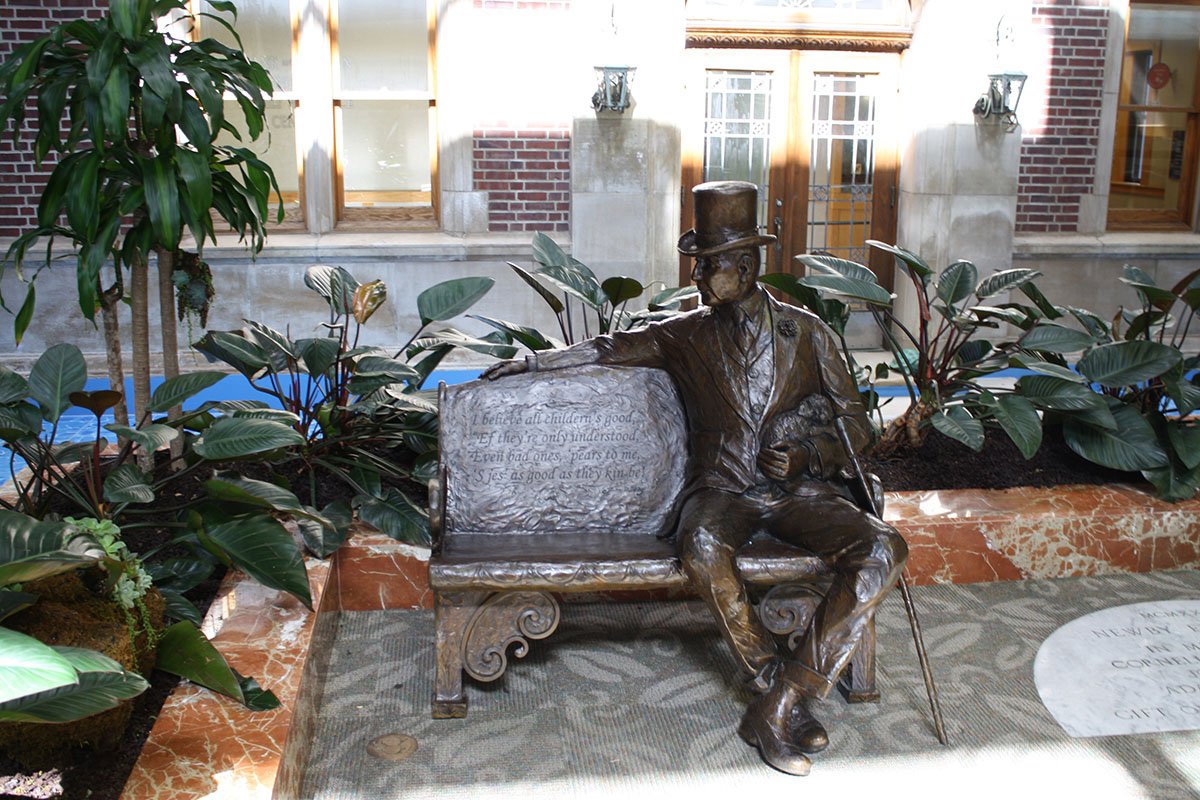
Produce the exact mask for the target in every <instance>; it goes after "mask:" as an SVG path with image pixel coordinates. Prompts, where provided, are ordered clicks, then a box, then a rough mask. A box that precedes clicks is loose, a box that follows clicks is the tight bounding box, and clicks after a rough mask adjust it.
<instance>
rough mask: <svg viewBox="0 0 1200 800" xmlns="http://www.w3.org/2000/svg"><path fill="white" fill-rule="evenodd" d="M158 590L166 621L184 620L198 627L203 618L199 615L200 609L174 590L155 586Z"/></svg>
mask: <svg viewBox="0 0 1200 800" xmlns="http://www.w3.org/2000/svg"><path fill="white" fill-rule="evenodd" d="M154 588H156V589H158V593H159V595H161V596H162V599H163V603H164V604H165V606H166V607H165V608H164V613H165V614H166V615H167V618H168V619H174V620H186V621H188V622H190V623H192V624H193V625H200V624H202V623H203V621H204V618H203V617H202V616H201V614H200V609H198V608H196V606H195V605H194V604H193V603H192V601H191V600H188V599H187V598H186V597H184V596H183V595H182V594H180V593H179V592H177V591H175V590H174V589H163V588H162V587H160V586H155V587H154Z"/></svg>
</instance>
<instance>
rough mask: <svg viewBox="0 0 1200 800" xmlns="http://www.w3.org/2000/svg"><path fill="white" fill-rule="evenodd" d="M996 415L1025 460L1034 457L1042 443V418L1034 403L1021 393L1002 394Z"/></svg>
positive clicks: (997, 403)
mask: <svg viewBox="0 0 1200 800" xmlns="http://www.w3.org/2000/svg"><path fill="white" fill-rule="evenodd" d="M995 415H996V421H997V422H999V423H1000V427H1001V428H1003V429H1004V432H1005V433H1007V434H1008V438H1010V439H1012V440H1013V444H1015V445H1016V446H1017V449H1019V450H1020V451H1021V455H1023V456H1025V460H1026V461H1028V460H1029V459H1031V458H1033V454H1034V453H1036V452H1037V450H1038V448H1039V447H1041V444H1042V418H1041V417H1039V416H1038V413H1037V409H1035V408H1034V407H1033V403H1031V402H1029V400H1027V399H1025V398H1024V397H1021V396H1020V395H1015V394H1006V395H1001V396H1000V397H998V398H997V399H996V407H995Z"/></svg>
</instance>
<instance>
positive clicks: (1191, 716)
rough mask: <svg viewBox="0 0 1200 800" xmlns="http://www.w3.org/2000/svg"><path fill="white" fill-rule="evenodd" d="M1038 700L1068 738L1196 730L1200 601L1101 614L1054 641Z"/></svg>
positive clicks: (1046, 652) (1040, 673) (1037, 664)
mask: <svg viewBox="0 0 1200 800" xmlns="http://www.w3.org/2000/svg"><path fill="white" fill-rule="evenodd" d="M1033 677H1034V681H1035V683H1036V684H1037V690H1038V694H1040V695H1041V697H1042V702H1043V703H1044V704H1045V705H1046V708H1047V709H1048V710H1049V711H1050V713H1051V714H1053V715H1054V718H1055V719H1056V720H1057V721H1058V724H1059V725H1061V726H1062V727H1063V730H1065V731H1066V732H1067V733H1068V734H1070V735H1071V736H1076V737H1082V736H1112V735H1119V734H1128V733H1156V732H1158V731H1182V730H1200V600H1170V601H1159V602H1153V603H1134V604H1133V605H1127V606H1117V607H1116V608H1106V609H1104V610H1103V611H1096V612H1094V613H1092V614H1088V615H1087V616H1084V617H1080V618H1079V619H1077V620H1074V621H1072V622H1068V623H1067V624H1066V625H1064V626H1062V627H1061V628H1059V629H1058V630H1057V631H1055V632H1054V633H1052V634H1051V635H1050V636H1049V638H1047V639H1046V641H1045V642H1043V643H1042V646H1041V648H1040V649H1039V650H1038V654H1037V659H1036V660H1035V661H1034V664H1033Z"/></svg>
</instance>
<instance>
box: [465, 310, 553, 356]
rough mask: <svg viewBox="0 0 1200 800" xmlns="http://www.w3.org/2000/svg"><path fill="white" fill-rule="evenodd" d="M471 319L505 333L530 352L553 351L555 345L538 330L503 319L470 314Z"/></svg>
mask: <svg viewBox="0 0 1200 800" xmlns="http://www.w3.org/2000/svg"><path fill="white" fill-rule="evenodd" d="M467 316H469V317H470V318H471V319H477V320H479V321H480V322H482V323H484V324H486V325H491V326H492V327H493V328H495V329H496V330H498V331H503V332H504V333H507V334H508V335H509V336H511V337H513V339H515V340H516V341H518V342H520V343H521V344H523V345H525V346H526V347H528V348H529V349H530V350H535V351H536V350H553V349H554V343H553V342H551V341H550V340H549V339H547V338H546V337H545V335H543V334H542V332H541V331H539V330H537V329H536V328H527V327H525V326H524V325H518V324H516V323H515V322H506V321H505V320H502V319H492V318H491V317H484V316H480V315H478V314H468V315H467Z"/></svg>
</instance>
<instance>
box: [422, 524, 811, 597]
mask: <svg viewBox="0 0 1200 800" xmlns="http://www.w3.org/2000/svg"><path fill="white" fill-rule="evenodd" d="M738 569H739V571H740V572H741V573H742V577H743V578H744V579H745V580H746V581H748V582H751V583H760V584H778V583H790V582H793V581H804V580H811V579H812V578H815V577H820V576H822V575H827V574H829V573H828V569H827V568H826V567H825V565H824V563H823V562H822V561H821V560H820V559H818V558H816V557H814V556H810V555H807V554H805V553H804V552H803V551H802V550H799V549H797V548H795V547H790V546H788V545H786V544H783V543H781V542H777V541H775V540H772V539H766V538H757V539H755V540H754V541H752V542H750V543H749V544H747V545H746V546H745V547H743V548H742V550H741V551H740V552H739V553H738ZM429 580H430V584H431V585H432V586H433V588H434V589H438V590H451V589H463V590H467V589H470V590H478V589H548V590H553V591H559V592H591V591H600V590H607V589H668V588H678V587H683V586H685V585H686V584H687V579H686V577H685V576H684V574H683V569H682V567H681V566H680V563H679V558H678V557H677V556H676V555H675V546H674V544H672V543H671V542H665V541H662V540H659V539H656V538H654V537H650V536H630V535H625V534H613V533H589V534H573V535H571V536H562V535H559V534H557V533H544V534H517V535H511V536H510V535H503V534H470V533H455V534H448V535H446V536H445V537H444V539H443V541H442V551H441V553H440V554H437V555H434V556H433V557H432V558H431V559H430V562H429Z"/></svg>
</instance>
